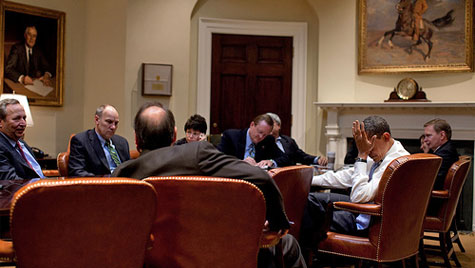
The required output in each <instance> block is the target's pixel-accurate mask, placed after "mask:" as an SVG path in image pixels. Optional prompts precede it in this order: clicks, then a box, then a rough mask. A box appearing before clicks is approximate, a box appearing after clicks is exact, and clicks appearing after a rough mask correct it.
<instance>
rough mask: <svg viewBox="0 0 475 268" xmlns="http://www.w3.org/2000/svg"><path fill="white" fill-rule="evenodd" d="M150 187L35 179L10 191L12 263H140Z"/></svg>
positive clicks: (151, 215)
mask: <svg viewBox="0 0 475 268" xmlns="http://www.w3.org/2000/svg"><path fill="white" fill-rule="evenodd" d="M156 202H157V196H156V192H155V190H154V188H153V187H152V186H151V185H150V184H148V183H146V182H143V181H139V180H135V179H125V178H78V179H70V180H40V181H38V182H35V183H32V184H27V185H25V186H24V187H22V188H21V189H20V190H19V191H18V192H16V193H15V195H14V198H13V201H12V206H11V212H10V213H11V233H12V239H13V246H14V249H15V253H16V257H17V266H18V267H27V268H28V267H36V268H42V267H48V268H50V267H137V268H140V267H142V266H143V261H144V256H145V251H146V249H147V246H149V245H150V241H149V240H150V232H151V229H152V224H153V221H154V219H155V215H156V211H157V210H156V209H157V207H156Z"/></svg>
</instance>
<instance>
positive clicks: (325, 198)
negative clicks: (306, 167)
mask: <svg viewBox="0 0 475 268" xmlns="http://www.w3.org/2000/svg"><path fill="white" fill-rule="evenodd" d="M352 132H353V138H354V139H355V143H356V146H357V148H358V157H357V158H356V162H355V165H354V167H352V168H349V169H344V170H340V171H337V172H333V171H331V172H327V173H325V174H323V175H318V176H314V177H313V180H312V185H314V186H323V187H327V188H336V189H347V188H351V192H350V195H344V194H337V193H319V192H316V193H311V194H310V195H309V197H308V205H307V210H306V212H305V215H304V219H303V222H302V232H305V235H301V237H305V238H307V239H308V240H307V241H304V245H303V246H304V247H305V248H313V247H314V246H315V244H316V243H318V242H319V241H321V240H323V239H324V238H325V235H326V230H325V229H327V226H328V225H329V227H330V230H331V231H334V232H338V233H345V234H351V235H364V234H365V232H366V231H367V228H368V226H369V221H370V217H369V215H364V214H359V215H358V214H354V213H351V212H348V211H334V212H333V219H328V220H327V221H325V215H326V208H327V205H328V203H330V202H336V201H346V202H354V203H370V202H372V201H373V199H374V196H375V195H376V192H377V190H378V186H379V181H380V179H381V177H382V176H383V173H384V170H385V169H386V167H387V166H388V165H389V163H390V162H391V161H392V160H394V159H395V158H398V157H399V156H403V155H408V154H409V153H408V152H407V151H406V150H405V149H404V147H403V146H402V145H401V143H400V142H399V141H397V140H394V139H393V138H392V137H391V130H390V128H389V124H388V123H387V122H386V120H384V118H382V117H380V116H369V117H367V118H366V119H364V121H363V122H359V121H358V120H356V121H355V122H353V127H352Z"/></svg>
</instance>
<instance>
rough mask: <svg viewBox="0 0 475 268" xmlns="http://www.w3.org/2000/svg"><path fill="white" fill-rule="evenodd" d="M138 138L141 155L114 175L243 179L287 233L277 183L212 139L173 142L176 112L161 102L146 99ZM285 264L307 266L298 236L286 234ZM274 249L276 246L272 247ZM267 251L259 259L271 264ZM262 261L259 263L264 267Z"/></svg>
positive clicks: (269, 218)
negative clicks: (257, 191)
mask: <svg viewBox="0 0 475 268" xmlns="http://www.w3.org/2000/svg"><path fill="white" fill-rule="evenodd" d="M134 129H135V139H136V145H137V150H138V151H139V152H140V156H139V158H137V159H134V160H131V161H128V162H126V163H123V164H122V165H120V166H119V167H118V168H117V169H116V170H115V171H114V173H113V174H112V176H114V177H129V178H136V179H143V178H147V177H150V176H174V175H183V176H186V175H203V176H214V177H226V178H234V179H243V180H246V181H248V182H250V183H253V184H255V185H256V186H257V187H258V188H259V189H261V191H262V192H263V194H264V197H265V200H266V219H267V221H268V224H269V225H268V227H269V229H270V230H271V231H278V230H281V231H282V233H285V232H286V230H288V229H289V227H290V224H289V221H288V219H287V216H286V215H285V212H284V207H283V202H282V196H281V194H280V191H279V190H278V188H277V185H276V184H275V182H274V181H273V180H272V178H270V177H269V175H268V174H267V173H266V172H264V171H263V170H261V169H259V168H257V167H253V166H250V165H248V164H247V163H245V162H243V161H240V160H238V159H236V158H234V157H232V156H229V155H225V154H223V153H221V152H220V151H218V150H216V148H215V147H214V146H213V145H212V144H211V143H209V142H206V141H200V142H190V143H186V144H183V145H180V146H172V145H173V143H174V142H175V140H176V127H175V119H174V116H173V113H172V112H171V111H170V110H168V109H166V108H164V107H163V105H162V104H160V103H146V104H144V105H143V106H142V107H141V108H140V109H139V111H138V112H137V114H136V116H135V120H134ZM282 239H283V241H282V242H283V247H284V249H283V251H284V259H285V262H286V265H287V266H286V267H306V265H305V261H304V259H303V257H302V255H301V254H300V248H299V247H298V243H297V242H296V240H295V238H293V237H292V236H290V235H285V236H283V238H282ZM270 250H271V251H274V248H272V249H270ZM263 251H264V252H265V253H262V254H263V255H262V256H261V255H260V256H261V257H260V261H259V262H260V263H261V264H262V265H263V266H265V267H268V265H269V264H268V262H272V260H269V259H265V260H263V256H264V255H266V253H267V252H266V249H264V250H263ZM262 265H260V266H259V267H263V266H262Z"/></svg>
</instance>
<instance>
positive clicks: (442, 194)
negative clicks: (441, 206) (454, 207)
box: [431, 190, 449, 199]
mask: <svg viewBox="0 0 475 268" xmlns="http://www.w3.org/2000/svg"><path fill="white" fill-rule="evenodd" d="M431 197H433V198H443V199H448V198H449V191H448V190H434V191H432V194H431Z"/></svg>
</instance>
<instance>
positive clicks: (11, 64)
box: [5, 25, 52, 87]
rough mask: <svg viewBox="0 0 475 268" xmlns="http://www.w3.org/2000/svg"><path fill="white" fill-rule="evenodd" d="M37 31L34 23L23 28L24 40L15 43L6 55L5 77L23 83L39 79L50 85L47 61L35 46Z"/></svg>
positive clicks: (31, 83)
mask: <svg viewBox="0 0 475 268" xmlns="http://www.w3.org/2000/svg"><path fill="white" fill-rule="evenodd" d="M37 36H38V31H37V30H36V27H35V26H34V25H32V26H27V27H26V29H25V35H24V37H25V41H24V42H21V43H18V44H15V45H14V46H13V47H12V48H11V50H10V54H9V55H8V59H7V63H6V65H5V77H6V78H8V79H10V80H12V81H14V82H18V83H21V84H23V85H33V80H34V79H39V80H40V81H41V82H42V83H43V84H44V85H45V86H50V87H51V86H52V81H51V77H52V74H51V70H50V67H49V65H48V61H47V60H46V58H45V56H44V55H43V53H42V52H41V50H40V49H39V48H37V47H35V44H36V38H37Z"/></svg>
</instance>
